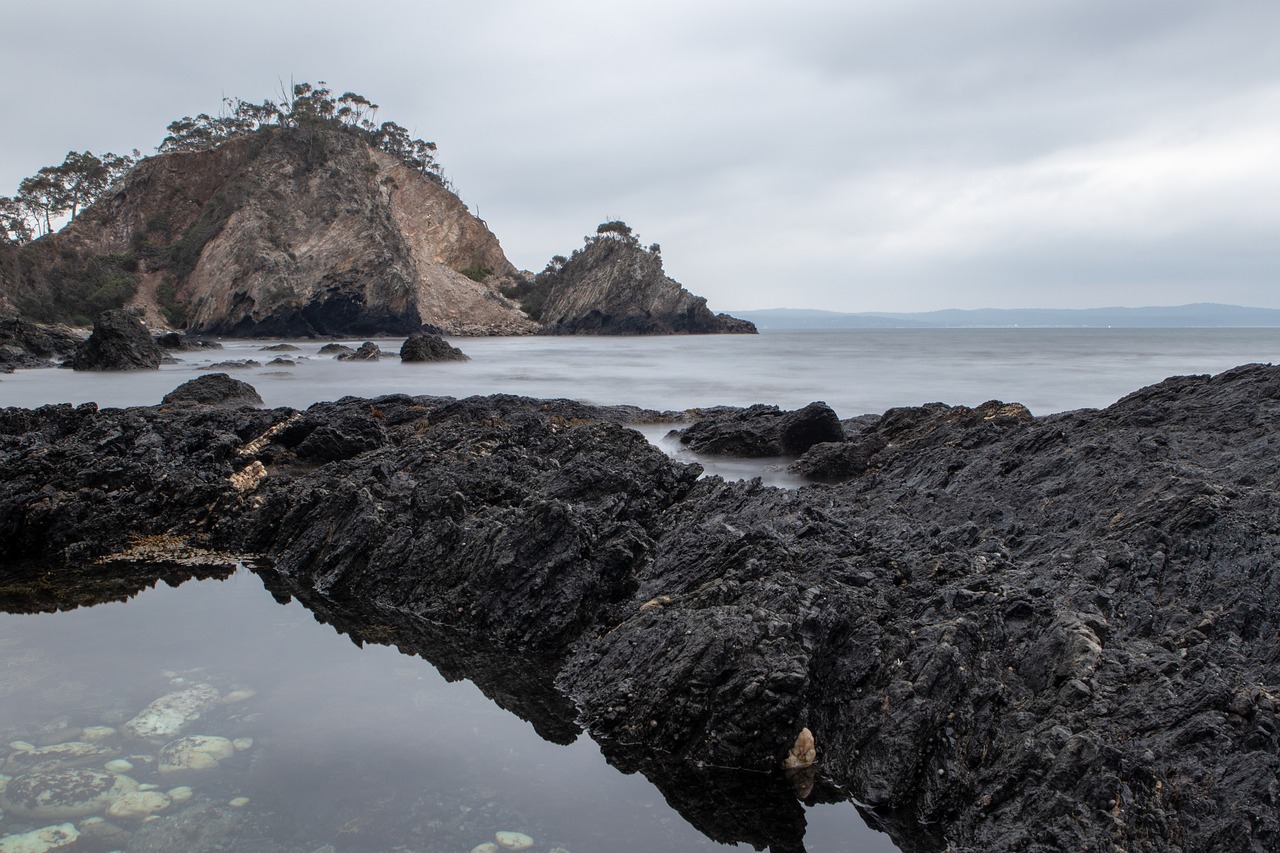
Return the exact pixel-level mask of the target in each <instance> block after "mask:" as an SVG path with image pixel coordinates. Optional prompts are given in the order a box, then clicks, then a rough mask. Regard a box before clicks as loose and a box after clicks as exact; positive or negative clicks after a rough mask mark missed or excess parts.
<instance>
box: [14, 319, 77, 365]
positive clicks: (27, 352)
mask: <svg viewBox="0 0 1280 853" xmlns="http://www.w3.org/2000/svg"><path fill="white" fill-rule="evenodd" d="M80 342H81V338H79V337H77V336H76V335H75V334H73V333H72V332H71V330H70V329H65V328H61V327H58V326H45V325H40V324H37V323H28V322H27V321H26V320H23V319H20V318H18V317H3V318H0V373H12V372H13V371H14V369H16V368H26V367H52V366H53V361H52V359H54V358H58V357H66V356H70V355H71V354H72V353H74V352H75V349H76V346H77V345H78V344H80Z"/></svg>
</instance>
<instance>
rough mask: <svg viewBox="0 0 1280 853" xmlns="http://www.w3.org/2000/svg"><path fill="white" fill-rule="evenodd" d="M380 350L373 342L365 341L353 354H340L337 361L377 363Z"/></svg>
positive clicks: (380, 353)
mask: <svg viewBox="0 0 1280 853" xmlns="http://www.w3.org/2000/svg"><path fill="white" fill-rule="evenodd" d="M381 355H382V350H381V349H380V348H379V347H378V345H377V344H375V343H374V342H373V341H365V342H364V343H362V344H361V345H360V347H359V348H358V349H357V350H356V351H355V352H340V353H338V355H337V359H338V361H377V360H378V359H379V357H381Z"/></svg>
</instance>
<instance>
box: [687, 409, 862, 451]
mask: <svg viewBox="0 0 1280 853" xmlns="http://www.w3.org/2000/svg"><path fill="white" fill-rule="evenodd" d="M678 435H679V438H680V442H681V443H682V444H687V445H688V446H689V449H690V450H693V451H696V452H698V453H710V454H716V455H721V456H740V457H744V458H753V457H766V456H799V455H800V454H802V453H804V452H805V451H806V450H808V449H809V448H810V447H812V446H813V445H815V444H818V443H821V442H832V441H837V442H838V441H844V429H843V428H842V427H841V425H840V419H839V417H837V416H836V413H835V412H834V411H832V410H831V407H830V406H828V405H827V404H826V403H822V402H815V403H810V404H809V405H807V406H805V407H804V408H802V409H797V410H796V411H793V412H786V411H783V410H781V409H779V408H778V407H777V406H765V405H755V406H750V407H748V408H745V409H736V408H724V409H712V410H708V411H705V412H702V413H699V416H698V419H697V420H696V421H695V422H694V423H693V424H692V425H691V426H689V427H687V428H685V429H684V430H682V431H680V432H679V433H678Z"/></svg>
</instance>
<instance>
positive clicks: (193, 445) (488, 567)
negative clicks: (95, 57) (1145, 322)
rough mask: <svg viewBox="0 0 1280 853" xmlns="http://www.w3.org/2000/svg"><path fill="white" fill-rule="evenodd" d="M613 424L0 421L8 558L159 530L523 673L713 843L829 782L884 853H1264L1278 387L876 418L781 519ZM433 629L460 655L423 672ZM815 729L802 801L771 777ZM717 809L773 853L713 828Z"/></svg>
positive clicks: (75, 551) (554, 410)
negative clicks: (848, 459) (231, 553)
mask: <svg viewBox="0 0 1280 853" xmlns="http://www.w3.org/2000/svg"><path fill="white" fill-rule="evenodd" d="M656 414H657V413H650V415H651V416H656ZM639 419H643V418H642V416H641V413H637V412H634V411H628V412H625V413H623V412H622V411H619V410H609V409H598V408H593V407H589V406H581V405H578V404H573V403H568V402H566V401H533V400H525V399H521V398H513V397H489V398H473V399H469V400H449V399H447V398H431V397H405V396H398V397H384V398H379V399H377V400H358V399H346V400H343V401H338V402H336V403H326V404H321V405H318V406H315V407H312V408H311V409H310V410H308V411H307V412H305V413H301V414H300V413H297V412H293V411H291V410H283V409H282V410H268V411H262V410H240V411H224V410H214V409H200V410H180V411H175V412H173V413H171V414H162V413H160V412H158V411H157V410H156V409H129V410H119V411H110V412H98V411H95V410H93V409H91V408H88V407H81V408H72V407H69V406H65V407H45V408H43V409H40V410H35V411H26V410H14V409H8V410H3V411H0V533H3V535H2V536H0V560H6V561H8V562H9V564H10V565H17V564H18V563H17V562H16V561H19V560H40V561H41V562H40V565H41V566H42V568H41V571H47V568H46V567H47V566H49V565H53V564H59V563H64V564H65V563H73V564H78V565H83V564H84V563H85V562H87V560H88V559H89V558H91V557H94V556H98V555H100V554H102V553H103V552H104V551H107V552H109V551H110V549H112V548H113V547H117V546H122V545H124V544H125V543H127V542H129V541H131V540H132V538H133V537H134V536H136V535H138V534H140V533H142V534H145V533H155V532H159V531H167V532H168V535H171V536H172V535H175V533H174V531H178V532H179V533H182V534H183V535H187V536H190V537H193V538H196V539H199V540H201V541H204V542H207V543H208V544H217V545H221V546H223V547H227V548H235V549H236V550H238V551H240V552H241V553H244V552H250V553H257V554H261V555H266V556H268V557H270V558H271V559H272V560H273V561H274V568H271V569H266V568H263V569H262V571H264V572H265V573H266V574H267V575H268V576H270V577H271V578H272V580H271V581H270V584H271V585H272V586H273V589H274V588H277V587H280V588H283V589H284V591H287V592H289V593H290V594H297V595H298V596H299V597H300V598H302V599H303V600H304V601H307V603H308V604H309V606H312V607H313V608H315V609H316V610H317V612H321V613H325V614H326V620H327V621H333V622H334V623H335V624H338V625H340V626H342V628H343V630H347V631H349V632H351V633H352V634H353V636H357V637H363V638H364V639H365V640H370V639H372V638H374V637H375V636H376V637H379V638H381V639H382V641H391V642H397V643H399V642H402V641H404V642H406V644H407V645H406V647H412V648H419V644H417V643H416V642H415V643H413V644H410V643H409V641H410V640H413V639H414V638H418V639H421V640H422V642H421V644H420V647H421V648H422V649H424V652H423V653H424V656H427V657H428V658H429V659H430V658H431V657H432V656H433V655H435V656H436V657H440V656H442V655H443V656H445V657H446V659H447V661H448V665H449V667H450V671H452V672H461V673H463V674H465V672H466V671H467V670H468V669H470V670H471V671H474V672H476V673H478V674H477V676H476V678H477V683H479V684H482V685H485V689H486V690H493V691H494V692H495V693H498V692H499V691H502V690H506V689H508V688H506V687H502V686H499V685H498V681H499V680H500V678H499V677H498V673H509V672H511V671H512V669H513V667H514V668H515V669H520V667H519V666H518V662H519V661H524V662H525V664H526V667H525V668H526V669H528V670H530V671H532V670H534V669H537V670H538V672H539V676H538V677H537V678H533V677H529V678H528V681H529V682H530V683H531V684H532V685H533V689H531V690H530V692H529V695H527V696H524V697H523V698H520V699H514V698H511V697H508V699H507V700H506V701H507V703H508V704H507V705H505V707H510V708H512V709H513V710H514V711H516V712H517V713H521V714H523V715H527V716H529V717H532V718H535V719H537V720H538V721H539V722H537V723H535V725H538V726H539V730H540V731H548V732H552V733H554V734H555V736H556V737H557V738H560V739H563V738H564V737H566V736H567V735H568V733H569V732H571V730H572V727H573V726H574V725H575V724H576V723H577V722H578V721H580V722H581V723H583V724H585V725H586V726H587V727H588V729H589V731H590V732H591V733H592V734H593V736H595V737H597V738H599V739H601V740H602V742H603V743H604V744H605V745H606V748H607V749H608V750H609V751H610V754H611V755H612V756H614V757H613V758H611V760H615V761H617V762H618V763H619V766H623V767H627V768H632V769H637V770H639V771H640V772H644V773H646V774H653V775H652V776H651V778H653V780H654V782H655V784H657V785H658V786H659V787H662V788H663V790H664V793H665V794H666V795H667V796H668V798H669V799H671V800H672V802H673V803H674V804H676V806H677V808H680V809H681V812H682V813H683V814H686V815H688V816H690V819H691V820H693V821H695V822H696V823H697V824H698V825H699V826H700V827H706V829H705V831H707V832H708V834H710V835H711V836H712V837H714V838H716V839H717V840H723V841H733V840H749V841H750V842H751V843H753V844H762V843H763V844H770V843H774V842H775V841H777V842H778V843H779V844H781V843H782V842H783V841H785V842H786V843H789V844H792V845H793V846H794V843H795V841H796V838H795V835H794V833H796V832H799V831H802V827H803V819H802V814H801V810H800V807H799V806H798V805H797V804H796V801H795V799H794V797H795V793H793V792H794V791H802V790H804V791H811V792H815V793H812V794H804V796H827V795H828V794H823V793H822V791H823V790H824V789H823V786H824V785H826V784H827V781H824V780H829V782H830V783H834V784H835V785H839V786H842V787H843V788H844V789H846V790H847V791H848V792H849V793H851V794H852V795H853V796H854V797H855V798H856V799H857V800H858V801H860V802H862V803H865V804H868V805H869V806H870V807H872V808H874V809H875V810H877V812H878V821H879V824H880V825H881V826H882V827H883V828H885V829H886V830H887V831H889V832H891V833H892V834H893V835H894V838H895V841H897V843H899V845H900V846H901V847H902V848H903V849H904V850H912V851H939V850H942V849H945V848H946V847H948V846H950V847H951V848H952V849H953V850H963V851H974V853H976V851H987V850H1006V849H1046V850H1083V849H1113V847H1115V846H1118V847H1121V848H1123V849H1126V850H1146V849H1151V850H1165V849H1168V850H1173V849H1206V850H1213V849H1222V850H1254V849H1257V850H1267V849H1275V848H1276V847H1277V845H1278V843H1280V818H1278V817H1277V812H1276V809H1275V798H1276V787H1275V786H1276V782H1275V780H1276V778H1277V777H1278V774H1280V758H1278V757H1277V754H1278V753H1280V720H1278V719H1277V714H1278V713H1280V685H1278V684H1277V680H1278V678H1280V676H1278V670H1277V651H1276V648H1277V647H1276V644H1275V637H1276V636H1277V635H1280V615H1277V614H1280V607H1278V606H1277V602H1278V601H1280V573H1277V572H1276V571H1274V570H1273V564H1274V554H1275V553H1277V552H1280V526H1278V525H1277V522H1276V519H1277V518H1280V455H1278V454H1276V453H1275V452H1274V450H1275V446H1276V445H1277V443H1278V442H1280V368H1276V367H1269V366H1256V365H1255V366H1248V367H1242V368H1238V369H1236V370H1232V371H1228V372H1226V373H1224V374H1221V375H1219V376H1216V377H1203V376H1202V377H1179V378H1175V379H1170V380H1167V381H1166V382H1163V383H1160V384H1159V385H1156V386H1152V387H1150V388H1146V389H1142V390H1141V391H1139V392H1136V393H1134V394H1132V395H1130V396H1129V397H1127V398H1125V399H1124V400H1121V401H1120V402H1118V403H1116V404H1115V405H1113V406H1111V407H1109V408H1107V409H1104V410H1101V411H1079V412H1069V413H1064V414H1061V415H1054V416H1050V417H1046V418H1039V419H1036V418H1031V417H1030V416H1029V415H1026V414H1025V410H1022V409H1020V407H1016V406H1009V405H1005V404H999V403H991V404H985V405H984V406H980V407H976V408H972V409H970V408H965V407H949V406H942V405H928V406H921V407H910V408H902V409H895V410H891V411H889V412H886V413H884V414H883V415H882V416H880V417H878V418H874V419H866V420H859V421H858V422H857V423H854V424H850V423H848V422H846V423H845V424H844V425H843V426H844V428H845V435H846V440H845V441H843V442H825V443H821V444H818V445H815V446H814V447H813V448H811V449H810V453H814V452H817V451H818V450H819V449H822V450H823V451H824V452H825V449H826V448H829V447H830V446H832V445H833V444H834V445H835V446H837V447H839V446H843V445H846V444H849V445H858V446H860V447H861V448H862V450H861V453H862V458H863V465H862V466H861V467H860V468H859V466H852V467H853V468H858V470H852V469H851V470H850V471H849V472H848V476H849V479H848V480H847V481H846V482H844V483H841V484H839V485H820V486H814V487H808V488H804V489H800V490H795V491H783V490H779V489H773V488H768V487H764V486H762V485H760V484H759V482H739V483H727V482H724V481H721V480H719V479H715V478H710V479H703V480H697V479H695V478H696V475H697V473H698V472H697V469H696V468H691V467H686V466H683V465H680V464H679V463H677V462H675V461H673V460H671V459H669V458H667V457H666V456H664V455H663V454H662V453H661V452H659V451H657V450H656V449H655V448H653V447H651V446H649V445H648V444H647V443H646V442H644V441H643V439H642V438H641V437H640V436H639V435H638V434H637V433H634V432H632V431H629V430H626V429H624V428H622V427H620V426H618V425H617V423H616V421H617V420H639ZM254 464H257V465H260V466H261V470H262V472H263V473H264V474H265V476H263V477H261V478H259V479H258V480H257V481H256V482H254V483H253V484H252V485H251V486H250V487H249V488H247V489H245V490H237V489H236V488H235V487H234V486H233V485H232V483H231V482H230V478H231V477H232V475H234V474H235V473H236V472H239V471H242V470H244V469H245V468H246V467H248V466H251V465H254ZM255 470H256V469H255ZM158 471H165V472H167V473H168V484H169V485H166V486H165V487H164V489H163V490H162V489H160V488H159V487H157V486H156V480H158V479H159V478H158V477H157V476H156V472H158ZM175 483H176V484H180V485H179V486H178V487H175V486H174V485H173V484H175ZM105 486H110V487H111V488H112V489H113V491H114V493H115V496H114V498H113V500H112V501H110V502H104V501H103V500H102V498H101V495H100V494H94V492H93V490H94V489H95V488H99V489H100V488H102V487H105ZM160 491H163V492H164V494H163V495H161V494H159V492H160ZM77 561H78V562H77ZM409 565H411V566H413V571H406V570H405V567H406V566H409ZM352 600H355V601H358V602H359V606H358V608H352V607H351V606H350V605H348V604H344V602H350V601H352ZM344 620H346V621H344ZM362 624H368V625H370V626H372V625H376V626H378V631H379V632H380V633H378V634H376V635H375V634H374V633H372V631H371V632H370V633H368V634H367V635H366V634H362V633H361V630H362V629H361V625H362ZM388 626H403V632H401V629H400V628H399V627H397V628H395V630H394V631H392V632H391V633H392V634H393V636H392V637H388V635H387V632H388V631H389V630H390V629H389V628H388ZM424 626H430V629H429V630H428V629H427V628H426V627H424ZM446 632H447V633H448V634H450V635H452V636H454V637H456V638H458V643H459V647H460V648H461V649H462V651H459V650H458V649H454V650H452V651H449V652H444V651H436V652H433V651H432V647H433V646H440V645H441V638H442V637H443V636H445V634H446ZM472 644H473V645H472ZM552 682H554V684H555V686H556V688H557V689H558V695H559V696H560V697H562V699H563V700H564V701H556V699H555V698H554V697H555V696H556V691H553V690H552V689H551V688H550V686H549V685H550V684H551V683H552ZM805 729H807V730H808V731H809V732H810V733H811V735H812V751H813V753H814V754H813V758H814V759H815V761H816V765H815V766H816V768H817V770H818V772H817V774H816V776H811V777H809V778H807V779H801V780H797V779H791V778H789V777H783V776H782V775H781V774H782V767H783V763H784V761H786V759H787V757H788V756H789V755H792V754H793V753H794V752H795V749H796V746H797V743H798V742H799V741H801V738H800V737H798V735H797V733H798V732H802V731H803V730H805ZM802 745H803V747H804V748H803V749H802V753H803V755H802V757H803V758H804V760H805V761H807V760H808V758H809V750H810V747H809V745H808V741H807V739H805V742H804V743H803V744H802ZM663 756H673V757H676V758H678V759H679V761H677V762H676V764H677V765H679V766H684V767H686V768H695V767H697V764H695V763H693V762H701V763H702V765H704V766H706V767H716V768H726V767H737V768H746V769H751V770H758V771H770V772H771V773H774V774H777V775H776V776H775V775H768V774H753V777H752V778H755V779H756V780H758V781H756V782H753V783H752V782H744V777H742V776H731V775H730V776H725V777H723V778H720V777H717V776H716V775H715V774H702V773H694V772H693V771H692V770H686V771H680V770H678V769H677V770H672V768H671V767H669V766H666V765H664V762H663V758H662V757H663ZM792 763H797V762H795V761H793V762H792ZM1205 780H1210V781H1211V782H1212V784H1208V783H1206V782H1205ZM775 783H777V784H776V785H775ZM11 784H12V783H11ZM721 786H723V787H721ZM743 786H746V787H745V788H744V787H743ZM752 786H754V787H752ZM771 786H772V787H771ZM766 788H767V789H768V790H765V789H766ZM747 789H750V790H751V791H754V792H755V794H754V795H748V794H744V793H743V791H745V790H747ZM730 792H732V793H730ZM779 792H781V793H779ZM755 795H758V796H761V797H765V799H766V802H764V803H761V802H758V801H754V800H752V799H751V796H755ZM784 795H785V796H784ZM727 796H731V797H732V798H733V800H732V801H733V802H735V803H736V802H739V799H744V800H746V801H750V802H751V803H752V806H751V809H750V811H752V812H754V813H758V814H769V815H771V817H770V820H769V821H768V822H767V825H765V824H761V823H753V822H751V821H750V820H749V819H747V818H746V817H744V818H743V823H742V827H740V828H737V829H735V825H736V823H733V822H731V824H726V822H725V821H724V820H723V819H722V818H721V817H717V815H720V816H723V815H724V814H725V813H726V807H724V803H725V802H727V801H726V800H725V797H727ZM779 797H781V799H779ZM788 797H789V798H790V799H789V800H788V799H787V798H788ZM734 814H735V815H736V814H737V811H734ZM735 821H736V818H735ZM735 832H736V833H738V834H736V835H735ZM770 833H774V835H771V834H770ZM777 833H784V834H785V833H791V835H788V836H787V837H786V838H780V837H779V836H777Z"/></svg>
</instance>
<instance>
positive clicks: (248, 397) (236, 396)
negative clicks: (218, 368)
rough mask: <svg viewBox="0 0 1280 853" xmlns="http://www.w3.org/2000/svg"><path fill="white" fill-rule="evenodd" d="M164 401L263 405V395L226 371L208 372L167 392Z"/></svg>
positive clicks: (214, 404)
mask: <svg viewBox="0 0 1280 853" xmlns="http://www.w3.org/2000/svg"><path fill="white" fill-rule="evenodd" d="M162 403H164V404H165V405H172V404H174V403H195V404H197V405H202V406H230V407H237V406H261V405H262V397H261V396H259V395H258V390H257V389H256V388H254V387H253V386H252V385H250V384H249V383H248V382H241V381H240V380H239V379H232V378H231V377H230V376H228V375H227V374H225V373H207V374H205V375H204V376H200V377H197V378H196V379H192V380H190V381H189V382H183V383H182V384H181V385H179V386H178V387H177V388H174V389H173V390H172V391H170V392H169V393H168V394H165V395H164V400H163V401H162Z"/></svg>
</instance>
